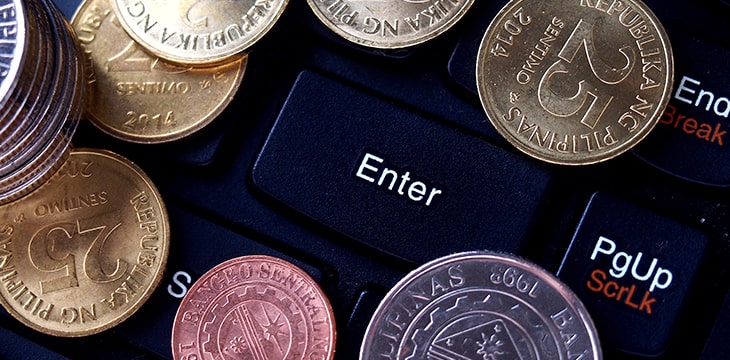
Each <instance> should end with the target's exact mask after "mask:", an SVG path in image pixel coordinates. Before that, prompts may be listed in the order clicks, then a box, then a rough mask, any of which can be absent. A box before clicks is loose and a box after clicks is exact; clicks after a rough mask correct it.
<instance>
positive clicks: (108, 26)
mask: <svg viewBox="0 0 730 360" xmlns="http://www.w3.org/2000/svg"><path fill="white" fill-rule="evenodd" d="M112 7H113V4H112V2H111V0H85V1H84V2H83V3H82V4H81V7H80V8H79V10H78V11H77V13H76V14H75V16H74V18H73V21H72V23H73V26H74V29H75V30H76V33H77V34H78V36H79V41H80V43H81V45H82V46H83V47H84V49H85V52H86V55H87V62H89V64H90V65H88V66H87V67H89V68H91V73H92V74H93V76H92V77H91V78H90V79H89V93H90V96H89V101H88V102H87V112H88V113H89V116H90V119H91V120H92V122H93V123H94V124H95V125H96V126H97V127H99V128H100V129H102V130H103V131H104V132H106V133H108V134H110V135H112V136H114V137H117V138H119V139H122V140H127V141H131V142H137V143H161V142H167V141H172V140H177V139H180V138H182V137H185V136H187V135H190V134H191V133H193V132H195V131H197V130H199V129H201V128H203V127H204V126H205V125H207V124H208V123H210V122H211V121H212V120H213V119H214V118H215V117H216V116H217V115H218V114H220V112H221V111H223V109H224V108H225V107H226V106H227V105H228V104H229V103H230V101H231V100H232V99H233V96H234V95H235V93H236V91H237V90H238V88H239V86H240V84H241V79H242V78H243V73H244V70H245V67H246V64H247V61H248V57H247V56H246V55H244V56H238V58H237V59H235V61H232V62H227V63H225V64H223V65H219V66H215V67H206V68H199V67H198V68H193V67H189V66H179V65H174V64H172V63H170V62H167V61H165V60H161V59H159V58H157V57H155V56H153V55H149V54H148V53H147V52H145V51H144V50H143V49H142V48H141V47H140V46H139V45H137V43H136V42H135V41H134V40H132V38H130V37H129V35H128V34H127V33H126V32H125V31H124V29H122V27H121V26H120V25H119V21H118V20H117V19H116V16H115V15H114V12H113V11H112Z"/></svg>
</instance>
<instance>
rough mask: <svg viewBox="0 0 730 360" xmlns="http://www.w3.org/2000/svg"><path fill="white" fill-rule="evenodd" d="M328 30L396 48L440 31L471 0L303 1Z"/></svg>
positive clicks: (359, 41) (371, 44) (361, 42)
mask: <svg viewBox="0 0 730 360" xmlns="http://www.w3.org/2000/svg"><path fill="white" fill-rule="evenodd" d="M307 2H308V3H309V6H310V7H311V8H312V10H313V11H314V14H315V15H317V17H318V18H319V19H320V20H321V21H322V23H324V25H325V26H327V27H328V28H329V29H330V30H332V31H334V32H335V33H336V34H338V35H340V36H342V37H343V38H345V39H347V40H349V41H351V42H353V43H356V44H359V45H363V46H368V47H373V48H378V49H397V48H404V47H408V46H413V45H417V44H421V43H423V42H426V41H428V40H431V39H433V38H435V37H436V36H438V35H440V34H442V33H443V32H445V31H446V30H448V29H449V28H451V27H452V26H453V25H454V24H456V23H457V22H458V21H459V19H461V18H462V17H463V16H464V14H466V12H467V10H469V7H471V5H472V4H473V3H474V0H448V1H442V0H372V1H357V0H307Z"/></svg>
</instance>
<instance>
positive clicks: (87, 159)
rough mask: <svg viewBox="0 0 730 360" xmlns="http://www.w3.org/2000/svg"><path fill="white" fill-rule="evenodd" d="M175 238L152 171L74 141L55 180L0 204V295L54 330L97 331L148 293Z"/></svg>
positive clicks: (30, 322) (31, 321) (29, 319)
mask: <svg viewBox="0 0 730 360" xmlns="http://www.w3.org/2000/svg"><path fill="white" fill-rule="evenodd" d="M168 248H169V225H168V220H167V212H166V210H165V206H164V204H163V203H162V200H161V199H160V195H159V193H158V192H157V190H156V189H155V187H154V185H153V184H152V183H151V182H150V180H149V178H148V177H147V176H146V175H145V174H144V173H143V172H142V171H141V170H140V169H139V168H138V167H137V166H135V165H134V164H132V163H131V162H129V161H128V160H126V159H124V158H122V157H120V156H119V155H116V154H113V153H111V152H107V151H102V150H91V149H77V150H73V151H72V152H71V155H70V156H69V158H68V159H67V161H66V162H65V163H64V164H63V166H62V167H61V168H60V170H59V171H58V172H56V173H55V174H54V175H53V177H52V178H51V179H50V180H48V182H46V183H45V184H44V185H42V186H41V187H40V188H38V189H37V190H35V191H34V192H32V193H30V194H28V195H27V196H25V197H24V198H22V199H20V200H18V201H15V202H12V203H9V204H7V205H4V206H2V207H0V303H2V305H3V306H4V307H5V308H6V309H7V310H8V312H9V313H10V314H11V315H13V316H14V317H15V318H17V319H18V320H20V321H21V322H23V323H24V324H25V325H27V326H29V327H31V328H33V329H35V330H37V331H40V332H43V333H46V334H50V335H55V336H64V337H77V336H85V335H90V334H94V333H98V332H100V331H103V330H105V329H108V328H110V327H112V326H115V325H116V324H119V323H120V322H122V321H124V320H125V319H126V318H128V317H129V316H130V315H132V314H133V313H134V312H135V311H136V310H137V309H139V307H140V306H142V304H143V303H144V302H145V301H146V300H147V298H148V297H149V296H150V295H151V293H152V291H153V290H154V289H155V288H156V287H157V285H158V284H159V282H160V280H161V278H162V272H163V270H164V268H165V265H166V262H167V255H168Z"/></svg>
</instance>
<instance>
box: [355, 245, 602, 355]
mask: <svg viewBox="0 0 730 360" xmlns="http://www.w3.org/2000/svg"><path fill="white" fill-rule="evenodd" d="M376 358H377V359H393V360H396V359H401V360H406V359H523V360H526V359H555V360H568V359H578V358H580V359H585V360H588V359H601V358H602V355H601V348H600V345H599V341H598V337H597V334H596V330H595V327H594V325H593V322H592V321H591V319H590V317H589V315H588V313H587V312H586V310H585V308H584V307H583V305H582V303H581V302H580V301H579V300H578V298H577V297H576V296H575V295H574V294H573V293H572V292H571V291H570V289H568V288H567V287H566V286H565V285H564V284H562V283H561V282H560V281H559V280H558V279H557V278H555V277H554V276H553V275H551V274H550V273H548V272H547V271H545V270H543V269H542V268H539V267H538V266H536V265H534V264H532V263H530V262H527V261H525V260H523V259H520V258H517V257H515V256H511V255H506V254H501V253H491V252H467V253H459V254H453V255H449V256H446V257H443V258H440V259H436V260H434V261H431V262H429V263H427V264H425V265H423V266H421V267H419V268H418V269H416V270H414V271H413V272H411V273H410V274H408V275H407V276H406V277H405V278H403V279H402V280H401V281H400V282H398V284H396V285H395V287H393V289H391V290H390V292H388V294H387V295H386V296H385V298H384V299H383V300H382V302H381V303H380V305H379V306H378V308H377V310H376V311H375V314H374V315H373V317H372V319H371V321H370V324H369V325H368V328H367V331H366V333H365V337H364V340H363V343H362V348H361V350H360V359H361V360H370V359H376Z"/></svg>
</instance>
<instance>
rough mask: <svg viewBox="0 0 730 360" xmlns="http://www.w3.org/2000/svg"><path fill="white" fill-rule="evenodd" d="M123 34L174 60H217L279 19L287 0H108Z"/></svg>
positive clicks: (242, 47) (242, 46)
mask: <svg viewBox="0 0 730 360" xmlns="http://www.w3.org/2000/svg"><path fill="white" fill-rule="evenodd" d="M113 1H114V3H115V5H116V6H114V10H115V11H116V14H117V16H119V19H120V23H121V25H122V26H123V27H124V29H125V30H126V31H127V32H128V33H129V35H131V36H132V38H134V40H135V41H137V42H138V43H139V44H140V45H142V46H143V47H145V48H146V49H147V50H149V51H150V52H151V53H153V54H155V55H156V56H159V57H161V58H163V59H167V60H170V61H173V62H177V63H180V64H210V63H217V62H223V61H224V60H226V59H228V58H229V57H230V56H232V55H235V54H239V53H241V52H242V51H244V50H246V49H248V48H249V47H250V46H251V45H253V44H254V43H255V42H256V41H258V40H259V39H260V38H261V37H263V36H264V34H266V33H267V32H268V31H269V30H270V29H271V28H272V27H273V26H274V23H275V22H276V20H278V19H279V16H281V13H282V12H283V11H284V8H285V7H286V4H287V2H288V0H256V1H254V0H246V1H217V0H177V1H168V0H113Z"/></svg>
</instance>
